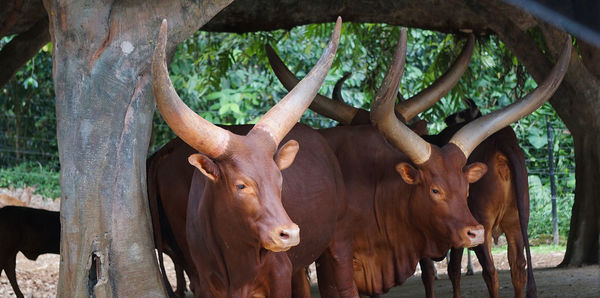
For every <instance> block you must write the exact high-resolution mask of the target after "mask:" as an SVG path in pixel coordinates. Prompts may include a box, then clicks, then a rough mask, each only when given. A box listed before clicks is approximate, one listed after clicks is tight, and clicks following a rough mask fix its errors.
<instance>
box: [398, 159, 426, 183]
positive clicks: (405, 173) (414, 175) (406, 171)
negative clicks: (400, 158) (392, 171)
mask: <svg viewBox="0 0 600 298" xmlns="http://www.w3.org/2000/svg"><path fill="white" fill-rule="evenodd" d="M396 171H398V173H399V174H400V177H402V180H404V182H406V183H407V184H417V183H419V181H420V180H421V176H420V175H419V170H417V169H415V167H413V166H411V165H410V164H408V163H405V162H401V163H399V164H397V165H396Z"/></svg>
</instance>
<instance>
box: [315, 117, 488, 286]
mask: <svg viewBox="0 0 600 298" xmlns="http://www.w3.org/2000/svg"><path fill="white" fill-rule="evenodd" d="M321 133H322V134H323V135H324V137H325V139H327V140H328V142H329V144H330V146H331V147H332V149H333V150H334V152H336V156H337V158H338V160H339V162H340V167H341V168H342V173H343V175H344V181H345V185H346V195H347V198H348V216H349V222H351V223H352V225H351V226H350V230H351V233H352V237H353V241H354V243H353V247H354V248H353V250H354V253H353V260H354V280H355V282H356V285H357V287H358V289H359V292H360V293H361V294H366V295H378V294H383V293H385V292H387V291H388V290H389V289H390V288H392V287H394V286H397V285H400V284H402V283H403V282H404V281H405V280H406V279H407V278H408V277H410V276H412V275H413V273H414V271H415V269H416V264H417V262H418V261H419V260H420V259H421V258H423V257H426V256H427V257H436V256H439V255H441V254H443V253H444V252H445V251H447V250H448V249H449V248H450V247H451V245H452V244H453V243H456V242H457V241H458V240H457V239H452V237H453V236H454V235H453V234H452V233H451V232H450V231H449V230H445V228H446V227H445V226H444V224H443V222H440V223H439V224H438V223H437V222H438V221H441V220H442V218H445V217H444V216H445V214H438V216H439V219H438V218H436V215H434V214H431V215H428V216H422V217H419V216H415V214H420V213H422V212H423V210H428V209H430V208H428V204H430V203H431V202H429V201H428V198H420V197H418V196H416V194H415V193H414V191H415V187H414V186H412V185H409V184H406V183H404V182H403V181H402V179H400V175H399V174H398V172H397V171H396V168H395V165H397V164H399V163H401V162H407V161H408V158H407V157H406V156H405V155H404V154H403V153H402V152H400V151H399V150H397V149H395V148H394V147H393V146H391V145H390V144H389V143H388V142H386V140H385V139H384V137H383V136H382V135H381V134H380V133H379V132H378V131H377V129H375V128H373V127H372V126H370V125H359V126H348V127H336V128H331V129H324V130H322V131H321ZM408 162H409V161H408ZM436 162H439V163H444V161H442V160H438V161H436ZM457 179H458V178H457ZM463 203H464V202H463ZM452 207H457V206H452ZM464 209H467V208H466V204H464V208H462V209H461V208H455V209H454V211H456V212H457V213H460V212H463V211H468V210H464ZM466 217H467V216H465V218H466ZM425 221H429V222H430V223H434V224H437V226H438V227H439V230H431V227H432V225H431V224H425V223H424V222H425ZM471 224H472V225H477V223H476V222H474V220H473V222H472V223H471ZM441 235H443V236H441ZM319 284H321V279H319Z"/></svg>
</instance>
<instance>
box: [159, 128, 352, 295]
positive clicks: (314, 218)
mask: <svg viewBox="0 0 600 298" xmlns="http://www.w3.org/2000/svg"><path fill="white" fill-rule="evenodd" d="M250 128H251V126H230V127H227V129H229V130H231V131H232V132H234V133H236V134H244V133H246V132H248V130H249V129H250ZM287 139H295V140H298V142H299V143H300V151H299V152H298V155H297V156H296V159H295V161H294V163H293V164H292V165H291V166H290V168H288V169H286V170H284V171H283V172H282V174H283V181H284V182H283V192H282V199H283V205H284V207H285V210H286V211H287V213H288V214H289V216H290V218H291V219H292V220H293V221H294V222H295V223H297V224H298V226H299V227H300V231H301V242H300V244H299V245H298V246H295V247H293V248H291V249H290V250H289V251H288V252H281V253H274V252H267V251H265V250H264V249H263V250H261V249H260V247H256V246H251V245H248V246H245V247H225V246H226V245H230V244H225V243H222V242H219V241H216V240H215V237H213V235H210V234H211V233H213V232H214V231H213V230H211V229H210V226H211V225H212V224H213V223H214V222H215V221H219V220H227V221H229V222H231V224H232V226H235V225H236V224H235V219H231V218H228V219H224V218H220V217H219V216H218V215H216V214H209V213H204V210H210V209H207V208H206V207H205V208H199V205H201V204H202V202H201V201H200V200H192V201H188V196H189V194H188V193H189V191H187V190H188V189H190V186H191V187H192V193H191V196H192V197H199V194H200V193H201V192H202V191H203V190H204V184H205V183H206V178H205V177H204V176H203V175H201V174H199V173H196V174H194V167H193V166H191V165H190V164H189V163H188V162H187V157H188V156H189V155H190V154H193V153H195V150H194V149H193V148H191V147H189V146H188V145H187V144H185V143H184V142H182V141H181V140H180V139H174V140H172V141H171V142H169V143H168V144H167V145H165V146H164V147H163V148H162V149H160V150H159V151H157V152H156V153H155V154H154V155H153V156H152V157H151V158H150V159H149V161H148V165H149V166H148V170H149V173H148V177H149V181H148V185H149V189H152V190H151V191H150V192H149V193H150V199H151V200H153V199H154V198H155V197H154V195H153V194H154V193H155V194H156V195H157V196H156V197H157V199H158V201H160V204H161V205H162V208H163V210H164V214H165V215H166V217H167V219H168V224H169V225H170V227H171V231H172V234H166V235H163V237H162V238H163V239H164V240H163V243H165V244H164V245H169V246H173V244H174V243H172V242H171V243H168V242H169V241H168V240H169V239H173V240H175V241H176V244H177V246H178V247H179V248H181V251H182V252H183V254H184V258H183V259H184V260H185V261H186V262H185V263H187V264H188V265H185V268H186V271H188V274H189V275H191V276H190V277H191V279H193V278H192V276H193V275H199V276H198V279H197V280H196V279H194V280H192V287H193V288H195V287H198V292H199V293H207V292H212V293H213V295H215V296H221V295H224V296H238V295H239V296H245V295H249V294H250V293H267V294H268V295H267V296H278V293H276V292H273V291H277V290H279V289H281V288H285V287H286V286H285V284H284V283H288V284H289V283H290V282H291V276H290V275H291V274H292V273H294V274H299V275H303V272H304V271H303V268H304V267H305V266H307V265H309V264H310V263H311V262H313V261H314V260H316V259H317V258H318V257H319V256H321V255H323V258H332V257H334V256H335V258H334V259H335V261H336V262H339V261H340V260H342V259H345V261H346V264H345V265H343V266H347V267H348V268H351V266H352V265H351V259H350V256H349V254H350V253H351V240H350V239H349V237H345V239H344V237H343V236H344V235H343V234H341V232H342V231H343V229H342V228H341V226H340V225H341V224H343V222H344V221H343V220H344V216H345V212H346V202H345V198H344V195H343V194H344V186H343V182H342V180H341V173H340V170H339V167H338V164H337V160H336V158H335V156H334V155H333V153H332V152H331V150H329V147H328V145H327V143H326V142H325V140H324V139H323V137H321V136H320V135H319V134H318V133H317V132H315V131H313V130H312V129H310V128H308V127H306V126H304V125H301V124H298V125H296V127H294V129H292V131H291V132H290V133H289V134H288V136H287V137H286V139H285V140H287ZM284 142H285V141H284ZM192 176H193V178H192ZM192 181H194V182H193V183H192ZM186 186H187V187H186ZM188 204H189V205H188ZM193 210H198V213H197V214H194V211H193ZM191 216H193V217H194V218H197V219H198V218H200V219H201V220H202V221H188V224H189V226H188V233H185V231H186V228H185V227H186V218H190V217H191ZM161 220H162V219H161ZM165 223H166V222H164V221H163V222H162V223H161V225H163V226H164V224H165ZM155 229H156V227H155ZM162 231H165V229H164V228H163V229H162ZM234 232H235V231H232V235H235V233H234ZM163 234H164V233H163ZM190 235H198V236H190ZM232 243H233V242H232ZM190 252H191V253H190ZM245 253H247V255H244V254H245ZM228 254H232V255H228ZM344 254H347V255H344ZM209 256H210V257H209ZM288 258H289V260H288ZM192 260H195V261H196V263H197V264H198V266H194V268H190V266H189V264H192ZM232 260H233V261H232ZM282 260H283V261H282ZM285 260H288V261H285ZM232 262H233V263H232ZM269 263H272V264H278V265H268V266H267V264H269ZM233 267H235V268H236V269H235V270H233V269H232V270H231V271H229V270H226V268H233ZM287 267H289V268H287ZM196 268H203V269H201V270H196ZM274 268H277V269H274ZM348 268H347V269H346V270H347V271H348V272H350V271H351V270H350V269H348ZM189 270H192V274H190V271H189ZM274 270H275V271H274ZM199 271H200V272H199ZM251 276H258V279H257V280H255V281H254V282H248V280H247V279H248V278H249V277H251ZM282 276H290V278H288V279H285V278H282ZM211 279H212V280H211ZM215 280H218V281H219V282H214V281H215ZM298 280H302V279H301V278H298ZM209 281H210V282H209ZM229 281H231V283H230V284H228V283H229ZM242 281H243V282H242ZM350 281H351V278H350ZM209 283H210V284H213V285H215V284H218V285H217V286H214V288H208V289H207V284H209ZM282 283H283V285H282ZM240 284H244V286H240ZM267 285H269V286H267ZM303 286H305V285H303V284H301V283H298V285H297V286H296V285H295V287H294V289H295V291H296V292H297V291H299V290H300V289H301V287H303ZM350 286H351V284H350ZM288 288H289V287H288Z"/></svg>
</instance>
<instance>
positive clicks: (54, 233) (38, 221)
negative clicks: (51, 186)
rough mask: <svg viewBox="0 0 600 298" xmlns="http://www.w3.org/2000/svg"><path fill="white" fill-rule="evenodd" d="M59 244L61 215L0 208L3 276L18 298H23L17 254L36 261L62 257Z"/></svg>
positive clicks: (25, 208) (12, 207)
mask: <svg viewBox="0 0 600 298" xmlns="http://www.w3.org/2000/svg"><path fill="white" fill-rule="evenodd" d="M59 243H60V218H59V213H58V212H56V211H48V210H42V209H34V208H27V207H17V206H6V207H4V208H0V273H2V270H4V272H5V273H6V276H7V277H8V280H9V281H10V285H11V286H12V289H13V291H14V292H15V295H16V296H17V297H24V296H23V293H22V292H21V290H20V289H19V285H18V284H17V277H16V275H15V265H16V260H17V253H18V252H19V251H20V252H21V253H23V255H25V257H27V258H28V259H30V260H35V259H37V257H38V256H39V255H41V254H46V253H53V254H58V253H60V251H59Z"/></svg>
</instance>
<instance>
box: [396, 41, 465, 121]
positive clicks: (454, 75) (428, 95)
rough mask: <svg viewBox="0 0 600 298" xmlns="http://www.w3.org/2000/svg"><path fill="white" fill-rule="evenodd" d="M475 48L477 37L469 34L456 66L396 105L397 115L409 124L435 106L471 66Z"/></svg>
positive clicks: (453, 65)
mask: <svg viewBox="0 0 600 298" xmlns="http://www.w3.org/2000/svg"><path fill="white" fill-rule="evenodd" d="M474 47H475V36H474V35H473V34H469V38H468V40H467V43H466V44H465V45H464V46H463V49H462V52H461V53H460V55H459V56H458V58H456V61H454V64H452V66H450V68H449V69H448V70H447V71H446V73H444V75H442V76H441V77H440V78H438V79H437V80H436V81H435V82H434V83H433V84H431V85H430V86H429V87H427V88H426V89H425V90H423V91H421V92H419V93H418V94H417V95H415V96H413V97H411V98H409V99H407V100H405V101H402V102H400V103H398V104H397V105H396V113H398V114H399V115H402V117H404V120H405V121H406V122H408V121H409V120H410V119H412V118H414V117H415V116H417V115H418V114H419V113H421V112H423V111H425V110H427V109H428V108H430V107H431V106H433V105H434V104H435V103H436V102H437V101H438V100H440V99H441V98H442V97H443V96H444V95H446V94H447V93H448V92H449V91H450V89H452V87H454V85H456V83H458V80H460V77H461V76H462V74H463V73H464V72H465V70H467V67H468V66H469V60H471V56H472V55H473V48H474Z"/></svg>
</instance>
